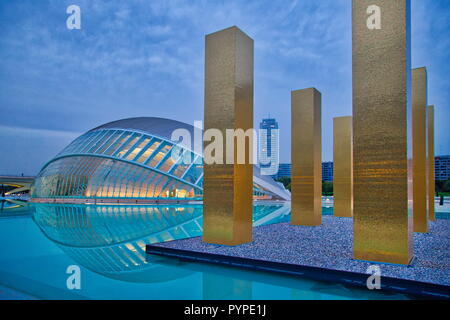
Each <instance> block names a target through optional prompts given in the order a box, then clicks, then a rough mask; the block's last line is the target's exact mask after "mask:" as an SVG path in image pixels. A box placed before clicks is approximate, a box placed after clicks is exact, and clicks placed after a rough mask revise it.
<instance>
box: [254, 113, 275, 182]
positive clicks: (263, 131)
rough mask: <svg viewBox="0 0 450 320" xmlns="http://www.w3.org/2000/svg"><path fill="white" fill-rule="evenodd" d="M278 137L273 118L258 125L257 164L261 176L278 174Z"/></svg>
mask: <svg viewBox="0 0 450 320" xmlns="http://www.w3.org/2000/svg"><path fill="white" fill-rule="evenodd" d="M279 144H280V135H279V130H278V122H277V121H276V120H275V119H273V118H267V119H263V120H262V121H261V123H260V124H259V143H258V163H259V166H260V168H261V174H262V175H274V174H276V173H277V172H278V163H279Z"/></svg>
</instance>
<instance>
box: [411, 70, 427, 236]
mask: <svg viewBox="0 0 450 320" xmlns="http://www.w3.org/2000/svg"><path fill="white" fill-rule="evenodd" d="M427 106H428V104H427V69H426V68H417V69H413V70H412V115H413V117H412V119H413V121H412V129H413V158H412V159H413V160H412V164H413V217H414V219H413V220H414V223H413V225H414V232H428V201H427V196H428V189H427V151H428V150H427Z"/></svg>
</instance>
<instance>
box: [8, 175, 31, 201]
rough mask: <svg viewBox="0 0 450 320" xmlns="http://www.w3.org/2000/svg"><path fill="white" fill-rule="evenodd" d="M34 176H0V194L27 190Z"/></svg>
mask: <svg viewBox="0 0 450 320" xmlns="http://www.w3.org/2000/svg"><path fill="white" fill-rule="evenodd" d="M34 178H35V177H32V176H25V177H24V176H0V196H1V197H4V196H7V195H11V194H14V193H18V192H27V191H29V190H30V187H31V184H32V183H33V181H34Z"/></svg>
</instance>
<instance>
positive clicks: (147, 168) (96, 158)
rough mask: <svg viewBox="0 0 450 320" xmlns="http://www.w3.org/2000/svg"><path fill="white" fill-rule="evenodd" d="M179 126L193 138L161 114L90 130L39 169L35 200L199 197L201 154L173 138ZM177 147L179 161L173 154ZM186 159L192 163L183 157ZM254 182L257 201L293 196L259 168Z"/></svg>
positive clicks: (127, 200)
mask: <svg viewBox="0 0 450 320" xmlns="http://www.w3.org/2000/svg"><path fill="white" fill-rule="evenodd" d="M176 129H186V130H188V131H189V132H190V133H191V139H193V137H194V127H193V126H191V125H188V124H185V123H182V122H179V121H174V120H169V119H163V118H130V119H125V120H119V121H114V122H110V123H107V124H104V125H102V126H100V127H97V128H95V129H92V130H90V131H88V132H86V133H85V134H83V135H81V136H80V137H78V138H77V139H75V140H74V141H73V142H72V143H70V144H69V145H68V146H67V147H66V148H65V149H64V150H62V151H61V152H60V153H59V154H58V155H56V157H55V158H53V159H52V160H50V161H49V162H48V163H47V164H46V165H45V166H44V167H43V168H42V169H41V171H40V172H39V174H38V175H37V177H36V179H35V182H34V185H33V186H32V188H31V197H32V201H35V202H48V201H53V200H54V199H59V201H60V202H70V203H77V202H84V201H86V199H93V200H95V201H96V202H103V201H105V202H111V201H112V199H114V202H129V201H130V200H132V201H133V202H138V200H139V201H145V200H148V199H155V200H158V201H159V200H165V201H168V200H180V199H187V200H201V199H202V196H203V157H202V155H201V154H197V153H195V152H194V151H193V150H191V149H188V148H186V147H184V146H183V145H182V144H178V143H176V142H175V141H172V140H171V135H172V132H173V131H174V130H176ZM192 142H193V141H192ZM190 145H191V146H193V145H194V144H193V143H191V144H190ZM174 148H178V150H179V152H180V154H181V155H182V158H181V159H178V160H175V159H174V158H173V153H172V150H173V149H174ZM186 157H188V158H189V159H191V160H190V163H189V164H185V163H183V162H182V161H181V160H182V159H186ZM253 182H254V198H256V199H279V200H290V193H289V191H287V190H286V189H285V188H284V187H283V186H282V185H281V184H279V183H277V182H275V181H274V180H273V179H272V178H271V177H270V176H262V175H261V174H260V173H259V170H258V167H256V166H255V170H254V178H253Z"/></svg>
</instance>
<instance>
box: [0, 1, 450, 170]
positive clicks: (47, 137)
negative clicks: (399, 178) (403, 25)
mask: <svg viewBox="0 0 450 320" xmlns="http://www.w3.org/2000/svg"><path fill="white" fill-rule="evenodd" d="M70 4H77V5H79V6H80V8H81V18H82V25H81V26H82V28H81V30H68V29H67V28H66V19H67V17H68V15H67V14H66V8H67V6H69V5H70ZM350 4H351V2H350V1H335V0H320V1H313V0H296V1H267V0H264V1H262V0H254V1H239V0H229V1H205V0H203V1H201V0H200V1H181V0H180V1H162V0H161V1H156V0H152V1H147V0H130V1H118V0H114V1H106V0H95V1H90V0H70V1H66V0H61V1H51V0H43V1H32V0H23V1H2V2H1V3H0V61H1V64H0V82H1V86H0V110H1V116H0V126H1V133H2V140H5V139H7V140H8V143H7V144H6V147H7V148H6V149H7V150H8V157H1V158H0V172H2V173H19V172H24V171H25V172H27V173H36V172H37V171H38V170H39V168H40V167H41V166H42V165H43V163H45V161H46V160H48V159H49V158H50V157H52V156H53V155H54V153H56V152H57V149H58V148H62V147H63V146H64V144H66V143H68V142H69V141H70V139H72V138H73V137H75V136H76V135H77V134H81V133H82V132H84V131H86V130H89V129H90V128H92V127H95V126H97V125H100V124H102V123H105V122H108V121H112V120H117V119H120V118H126V117H134V116H159V117H168V118H173V119H177V120H181V121H185V122H189V123H192V122H193V121H194V120H201V119H202V118H203V86H204V84H203V59H204V52H203V51H204V35H205V34H208V33H210V32H214V31H217V30H220V29H222V28H226V27H229V26H231V25H237V26H239V27H240V28H241V29H242V30H244V31H245V32H246V33H247V34H249V35H250V36H251V37H252V38H253V39H254V40H255V123H256V122H259V121H260V120H261V119H262V118H263V117H265V116H267V115H268V114H269V113H270V115H271V116H273V117H275V118H277V120H278V121H279V123H280V127H281V131H280V134H281V158H282V160H283V161H289V157H290V151H289V149H290V139H289V132H290V91H291V90H293V89H300V88H305V87H311V86H314V87H316V88H318V89H319V90H320V91H321V92H322V97H323V149H324V152H323V158H324V160H331V159H332V118H333V117H335V116H343V115H350V114H351V103H352V100H351V21H350V19H351V6H350ZM449 11H450V4H448V1H445V0H440V1H436V0H413V65H414V66H422V65H426V66H427V67H428V69H429V80H430V95H429V102H430V104H435V105H436V110H437V111H436V119H437V120H436V125H437V135H436V139H437V152H439V153H450V142H449V141H448V140H449V139H448V133H447V132H446V125H447V124H448V123H449V120H450V119H449V112H448V111H447V105H446V103H447V101H449V98H450V97H449V92H450V90H449V89H450V88H449V81H448V74H449V71H450V70H449V60H450V59H449V56H448V52H450V50H449V49H450V48H449V42H450V40H449V39H450V34H449V33H450V28H449V22H448V18H447V17H448V15H449ZM18 128H22V129H23V133H22V134H20V135H19V134H17V130H18ZM48 132H53V133H54V132H58V133H61V134H48ZM63 132H67V135H64V134H62V133H63ZM44 133H45V134H44ZM31 143H32V144H33V145H31ZM4 146H5V143H2V149H4V148H3V147H4ZM25 149H27V150H33V152H32V153H30V154H29V156H28V157H29V159H31V160H27V161H25V162H24V160H23V158H24V150H25ZM27 152H28V151H27ZM27 155H28V154H27ZM33 157H34V158H33ZM20 159H22V160H20ZM5 171H6V172H5Z"/></svg>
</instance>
